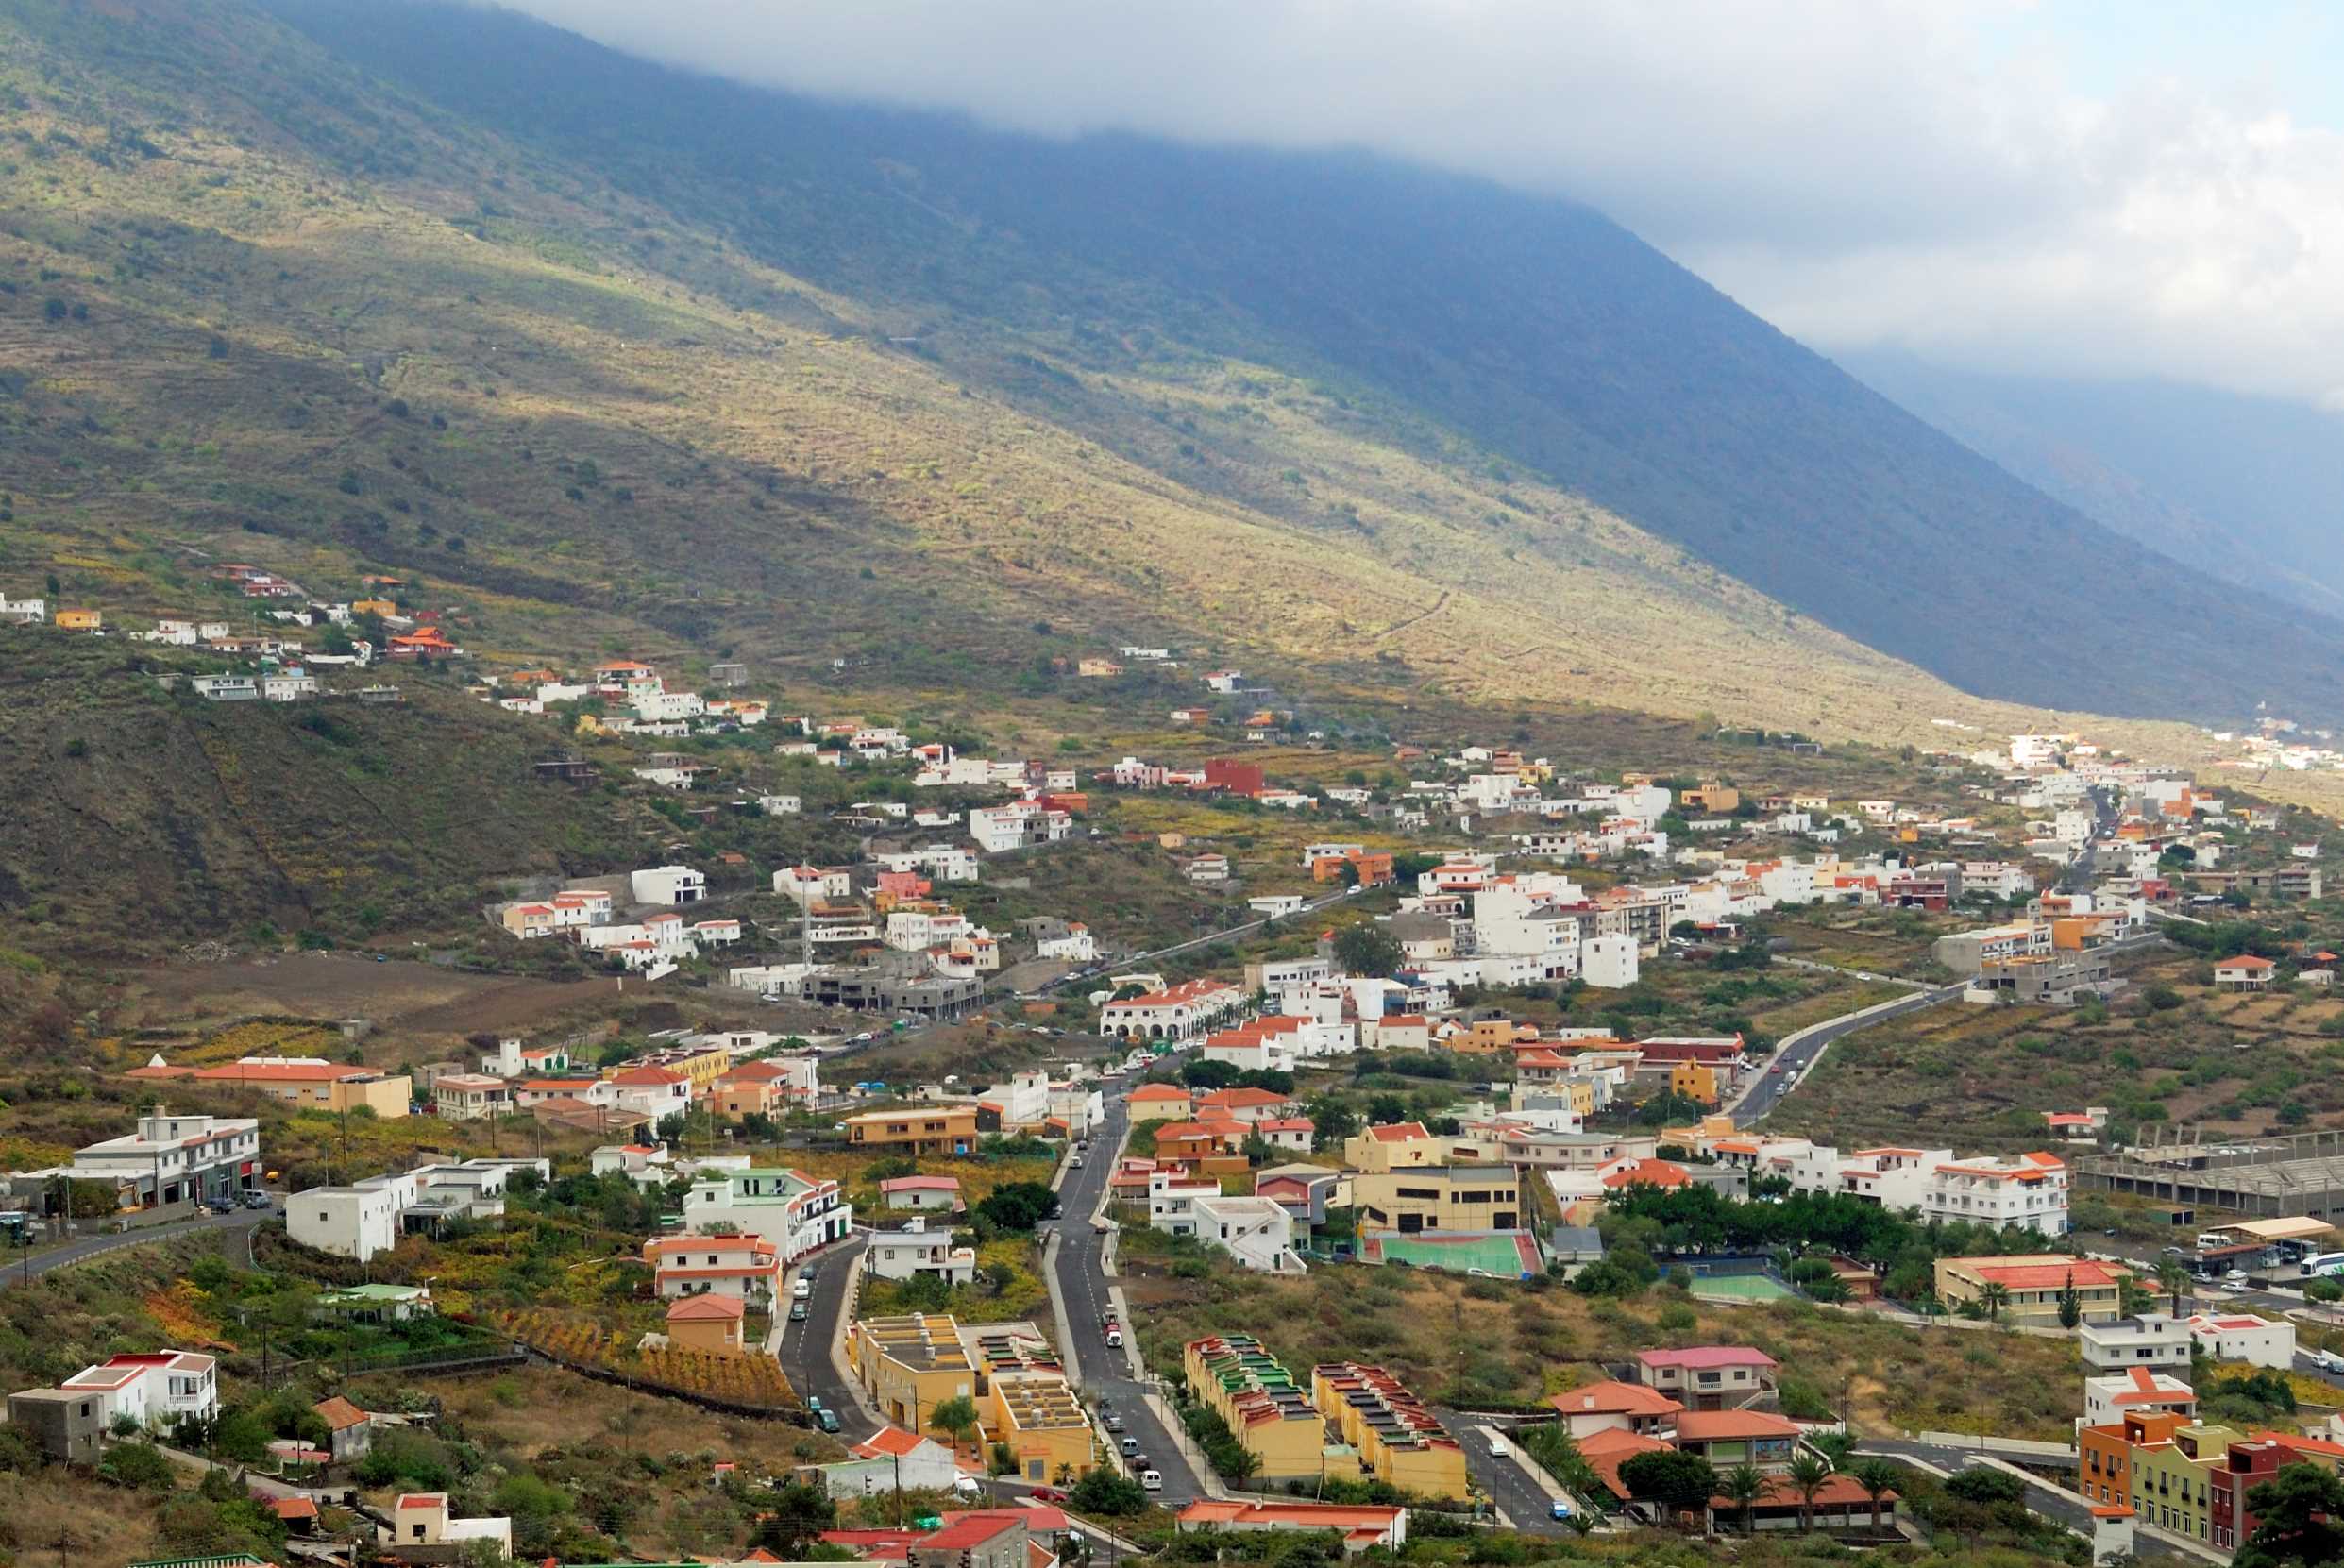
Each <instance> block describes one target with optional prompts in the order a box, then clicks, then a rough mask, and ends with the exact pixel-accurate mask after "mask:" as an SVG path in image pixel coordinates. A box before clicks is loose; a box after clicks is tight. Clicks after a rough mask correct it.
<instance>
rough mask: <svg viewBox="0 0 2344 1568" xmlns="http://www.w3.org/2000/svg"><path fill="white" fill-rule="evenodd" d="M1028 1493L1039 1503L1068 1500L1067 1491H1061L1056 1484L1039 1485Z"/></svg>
mask: <svg viewBox="0 0 2344 1568" xmlns="http://www.w3.org/2000/svg"><path fill="white" fill-rule="evenodd" d="M1026 1495H1027V1496H1028V1497H1031V1498H1033V1499H1034V1501H1036V1502H1037V1503H1063V1502H1065V1501H1066V1493H1065V1492H1060V1491H1059V1490H1058V1489H1057V1488H1056V1487H1054V1486H1037V1487H1036V1488H1035V1489H1034V1490H1033V1491H1031V1492H1027V1493H1026Z"/></svg>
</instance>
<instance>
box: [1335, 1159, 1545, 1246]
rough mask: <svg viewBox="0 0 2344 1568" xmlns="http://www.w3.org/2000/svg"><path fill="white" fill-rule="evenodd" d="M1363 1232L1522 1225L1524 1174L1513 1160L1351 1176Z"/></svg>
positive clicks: (1407, 1232)
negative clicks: (1489, 1163) (1509, 1163)
mask: <svg viewBox="0 0 2344 1568" xmlns="http://www.w3.org/2000/svg"><path fill="white" fill-rule="evenodd" d="M1351 1195H1352V1201H1353V1202H1354V1203H1355V1204H1356V1205H1357V1210H1358V1217H1359V1220H1358V1223H1359V1234H1360V1235H1362V1236H1378V1235H1382V1234H1384V1233H1385V1232H1396V1233H1397V1234H1399V1235H1402V1236H1413V1235H1415V1234H1417V1233H1418V1232H1420V1231H1427V1230H1432V1231H1458V1230H1465V1231H1473V1230H1520V1229H1521V1228H1522V1227H1523V1218H1522V1217H1523V1212H1524V1210H1523V1204H1522V1175H1521V1172H1518V1171H1516V1170H1515V1169H1514V1168H1513V1167H1512V1166H1510V1165H1428V1166H1422V1167H1416V1168H1411V1169H1408V1170H1403V1171H1388V1172H1381V1173H1374V1172H1365V1171H1362V1172H1359V1174H1357V1175H1356V1176H1354V1177H1352V1178H1351Z"/></svg>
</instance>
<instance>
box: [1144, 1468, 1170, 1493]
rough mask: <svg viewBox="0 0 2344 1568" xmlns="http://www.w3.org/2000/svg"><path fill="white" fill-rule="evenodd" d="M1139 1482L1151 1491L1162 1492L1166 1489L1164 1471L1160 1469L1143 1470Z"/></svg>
mask: <svg viewBox="0 0 2344 1568" xmlns="http://www.w3.org/2000/svg"><path fill="white" fill-rule="evenodd" d="M1139 1484H1140V1485H1141V1486H1143V1487H1145V1488H1147V1489H1148V1490H1149V1491H1150V1492H1161V1491H1163V1490H1164V1473H1163V1472H1162V1471H1160V1470H1142V1471H1141V1472H1139Z"/></svg>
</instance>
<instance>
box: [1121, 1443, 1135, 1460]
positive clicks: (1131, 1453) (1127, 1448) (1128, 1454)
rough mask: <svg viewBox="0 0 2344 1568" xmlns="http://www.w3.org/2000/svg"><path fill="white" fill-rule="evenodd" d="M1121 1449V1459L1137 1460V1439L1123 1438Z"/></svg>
mask: <svg viewBox="0 0 2344 1568" xmlns="http://www.w3.org/2000/svg"><path fill="white" fill-rule="evenodd" d="M1122 1449H1123V1458H1127V1459H1130V1458H1138V1455H1139V1440H1138V1438H1125V1439H1124V1440H1123V1442H1122Z"/></svg>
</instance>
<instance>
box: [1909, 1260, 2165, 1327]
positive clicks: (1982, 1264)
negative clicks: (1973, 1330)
mask: <svg viewBox="0 0 2344 1568" xmlns="http://www.w3.org/2000/svg"><path fill="white" fill-rule="evenodd" d="M1934 1272H1935V1274H1936V1279H1935V1285H1936V1288H1937V1299H1938V1300H1940V1301H1942V1302H1944V1303H1945V1304H1946V1305H1947V1306H1948V1307H1959V1306H1961V1305H1962V1304H1964V1303H1965V1302H1966V1303H1970V1304H1972V1305H1975V1306H1978V1307H1985V1306H1987V1305H1988V1302H1989V1299H1990V1297H1991V1298H1993V1299H1995V1300H1998V1316H1999V1318H2000V1321H2001V1322H2003V1323H2007V1324H2016V1325H2018V1326H2020V1327H2022V1328H2057V1327H2058V1326H2059V1296H2060V1292H2061V1291H2063V1290H2066V1288H2067V1287H2068V1285H2069V1284H2070V1283H2072V1284H2073V1285H2074V1286H2075V1292H2076V1296H2077V1298H2078V1299H2079V1301H2080V1302H2081V1303H2082V1305H2083V1321H2084V1322H2085V1323H2108V1322H2112V1321H2113V1320H2115V1319H2116V1318H2119V1317H2122V1316H2123V1315H2124V1314H2123V1306H2122V1303H2123V1292H2122V1290H2121V1289H2120V1287H2119V1284H2118V1282H2119V1281H2121V1280H2123V1279H2125V1278H2127V1277H2128V1276H2129V1275H2130V1274H2131V1273H2132V1271H2131V1270H2130V1269H2127V1268H2126V1267H2125V1266H2124V1265H2123V1264H2121V1263H2102V1262H2099V1261H2097V1260H2095V1259H2092V1258H2088V1257H2067V1256H2063V1255H2061V1254H2058V1253H2031V1254H2026V1255H2023V1256H2009V1257H1941V1258H1939V1259H1937V1263H1936V1268H1935V1271H1934ZM1996 1286H1998V1287H2000V1289H1999V1290H1996V1291H1990V1290H1989V1288H1990V1287H1996Z"/></svg>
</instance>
